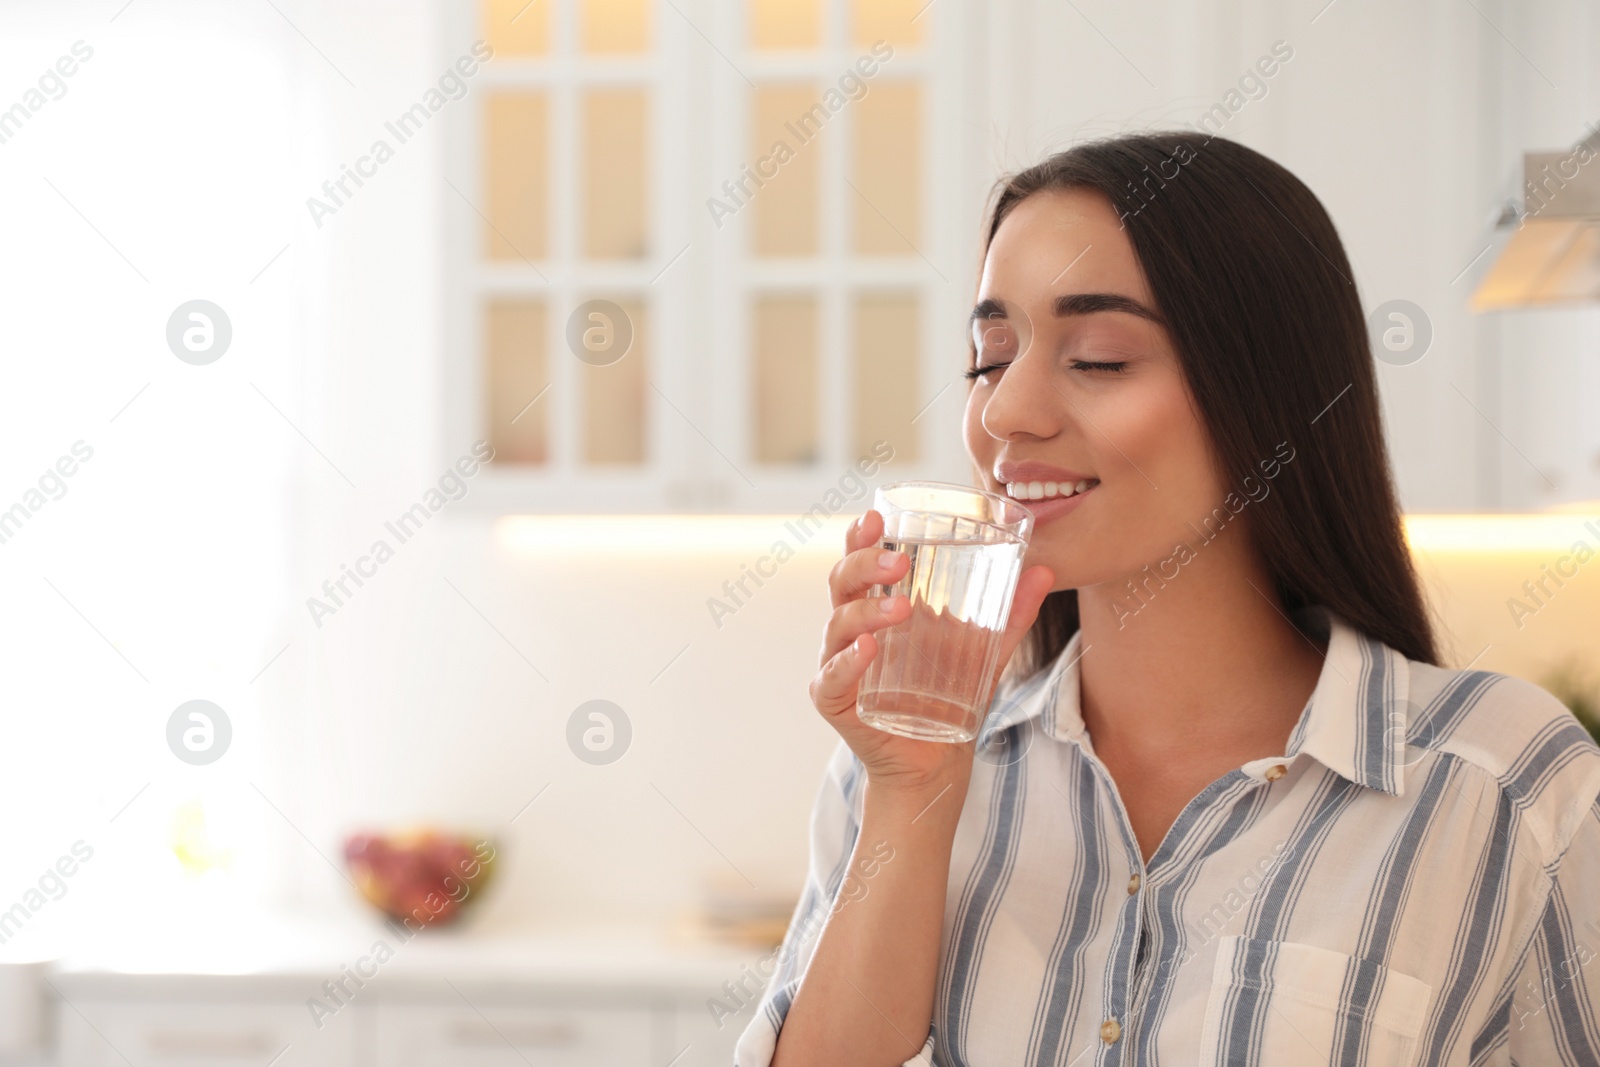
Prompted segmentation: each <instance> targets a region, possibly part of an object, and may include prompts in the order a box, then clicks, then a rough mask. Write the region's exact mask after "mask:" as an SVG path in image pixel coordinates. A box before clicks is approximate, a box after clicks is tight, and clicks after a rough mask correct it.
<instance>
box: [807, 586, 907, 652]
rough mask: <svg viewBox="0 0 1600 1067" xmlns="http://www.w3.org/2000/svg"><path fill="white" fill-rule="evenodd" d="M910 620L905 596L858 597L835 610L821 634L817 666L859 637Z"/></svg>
mask: <svg viewBox="0 0 1600 1067" xmlns="http://www.w3.org/2000/svg"><path fill="white" fill-rule="evenodd" d="M910 617H911V598H910V597H905V596H869V597H862V598H861V599H859V600H852V601H850V602H849V603H846V604H844V605H841V606H840V607H838V608H835V609H834V612H833V615H832V617H830V618H829V619H828V625H827V627H826V629H824V630H823V633H822V655H821V656H819V657H818V662H819V664H825V663H827V662H828V661H829V660H830V659H832V658H833V657H834V656H836V655H838V654H839V653H840V652H841V651H843V650H844V648H845V646H847V645H848V644H850V642H852V641H854V640H855V639H856V638H858V637H860V636H861V635H862V634H867V633H872V632H873V631H875V630H881V629H883V628H884V627H886V626H894V625H896V624H898V623H902V622H905V621H906V620H907V619H908V618H910Z"/></svg>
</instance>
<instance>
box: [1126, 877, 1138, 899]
mask: <svg viewBox="0 0 1600 1067" xmlns="http://www.w3.org/2000/svg"><path fill="white" fill-rule="evenodd" d="M1138 891H1139V876H1138V874H1135V875H1134V876H1133V877H1132V878H1129V879H1128V895H1129V896H1130V897H1131V896H1133V895H1134V894H1135V893H1137V892H1138Z"/></svg>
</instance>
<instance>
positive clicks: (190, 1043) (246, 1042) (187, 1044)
mask: <svg viewBox="0 0 1600 1067" xmlns="http://www.w3.org/2000/svg"><path fill="white" fill-rule="evenodd" d="M144 1043H145V1047H147V1048H148V1049H149V1050H150V1051H151V1052H153V1053H156V1054H157V1055H163V1056H233V1057H240V1058H242V1057H247V1056H263V1055H267V1054H270V1053H272V1052H275V1051H277V1048H278V1046H276V1045H275V1044H273V1041H272V1035H271V1034H265V1033H262V1032H261V1031H259V1030H258V1031H255V1032H254V1033H242V1032H240V1031H233V1032H231V1033H230V1032H228V1031H226V1030H212V1031H205V1030H151V1031H150V1032H149V1033H148V1034H147V1035H146V1036H145V1041H144Z"/></svg>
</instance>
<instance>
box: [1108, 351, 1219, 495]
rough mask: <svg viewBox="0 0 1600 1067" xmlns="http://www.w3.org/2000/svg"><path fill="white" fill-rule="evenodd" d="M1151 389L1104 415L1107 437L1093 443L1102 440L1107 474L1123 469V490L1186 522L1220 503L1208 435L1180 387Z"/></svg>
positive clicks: (1131, 393) (1172, 382) (1167, 384)
mask: <svg viewBox="0 0 1600 1067" xmlns="http://www.w3.org/2000/svg"><path fill="white" fill-rule="evenodd" d="M1149 384H1150V387H1149V388H1148V389H1142V390H1131V389H1130V390H1127V391H1126V392H1125V394H1124V395H1123V396H1122V397H1120V398H1119V403H1118V404H1117V405H1116V407H1115V409H1114V410H1109V411H1102V412H1101V413H1100V417H1099V418H1098V419H1097V420H1096V421H1097V422H1099V423H1100V426H1101V428H1102V429H1103V430H1104V433H1103V435H1102V434H1095V435H1093V438H1091V440H1094V439H1097V440H1098V442H1099V444H1098V447H1099V448H1100V449H1101V450H1102V451H1103V457H1102V458H1103V461H1104V463H1105V464H1107V465H1108V469H1114V468H1117V467H1120V468H1121V477H1120V478H1119V481H1120V482H1121V483H1122V486H1123V488H1124V489H1125V490H1132V491H1133V493H1134V494H1135V495H1136V496H1145V495H1146V494H1148V497H1147V499H1148V500H1149V502H1150V503H1151V504H1152V505H1153V506H1154V507H1155V509H1156V510H1157V511H1158V512H1161V513H1165V514H1170V515H1171V516H1172V517H1174V518H1179V519H1187V518H1190V517H1192V515H1193V514H1195V513H1196V510H1197V509H1198V510H1199V511H1206V510H1209V509H1210V508H1211V507H1212V506H1213V504H1215V503H1216V501H1217V500H1218V499H1219V497H1220V486H1219V482H1218V479H1217V475H1216V469H1215V465H1214V463H1213V460H1212V448H1211V440H1210V435H1209V434H1208V433H1207V431H1206V428H1205V424H1204V423H1203V422H1202V421H1201V420H1200V415H1199V412H1198V411H1196V410H1195V408H1194V405H1193V403H1192V401H1191V400H1190V397H1189V393H1188V390H1187V389H1185V388H1184V387H1183V384H1182V382H1181V381H1178V380H1176V379H1162V380H1159V381H1152V382H1150V383H1149ZM1108 438H1109V440H1108ZM1113 446H1114V447H1113ZM1152 482H1154V483H1155V484H1154V486H1152V485H1151V483H1152Z"/></svg>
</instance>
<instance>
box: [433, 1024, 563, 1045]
mask: <svg viewBox="0 0 1600 1067" xmlns="http://www.w3.org/2000/svg"><path fill="white" fill-rule="evenodd" d="M450 1037H451V1040H452V1041H453V1042H454V1043H455V1044H457V1045H463V1046H469V1047H482V1046H485V1045H493V1046H497V1047H504V1046H505V1044H506V1042H508V1041H509V1042H510V1043H511V1044H512V1045H513V1046H518V1047H520V1046H540V1047H544V1048H555V1047H557V1046H561V1045H571V1044H574V1043H575V1042H576V1041H577V1040H578V1037H579V1033H578V1028H577V1027H576V1026H574V1025H572V1024H571V1023H569V1022H542V1023H536V1022H528V1023H502V1024H499V1025H496V1026H491V1025H490V1024H489V1023H487V1022H484V1021H483V1020H481V1019H461V1020H458V1021H457V1022H456V1024H455V1026H454V1027H453V1028H452V1030H451V1034H450Z"/></svg>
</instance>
